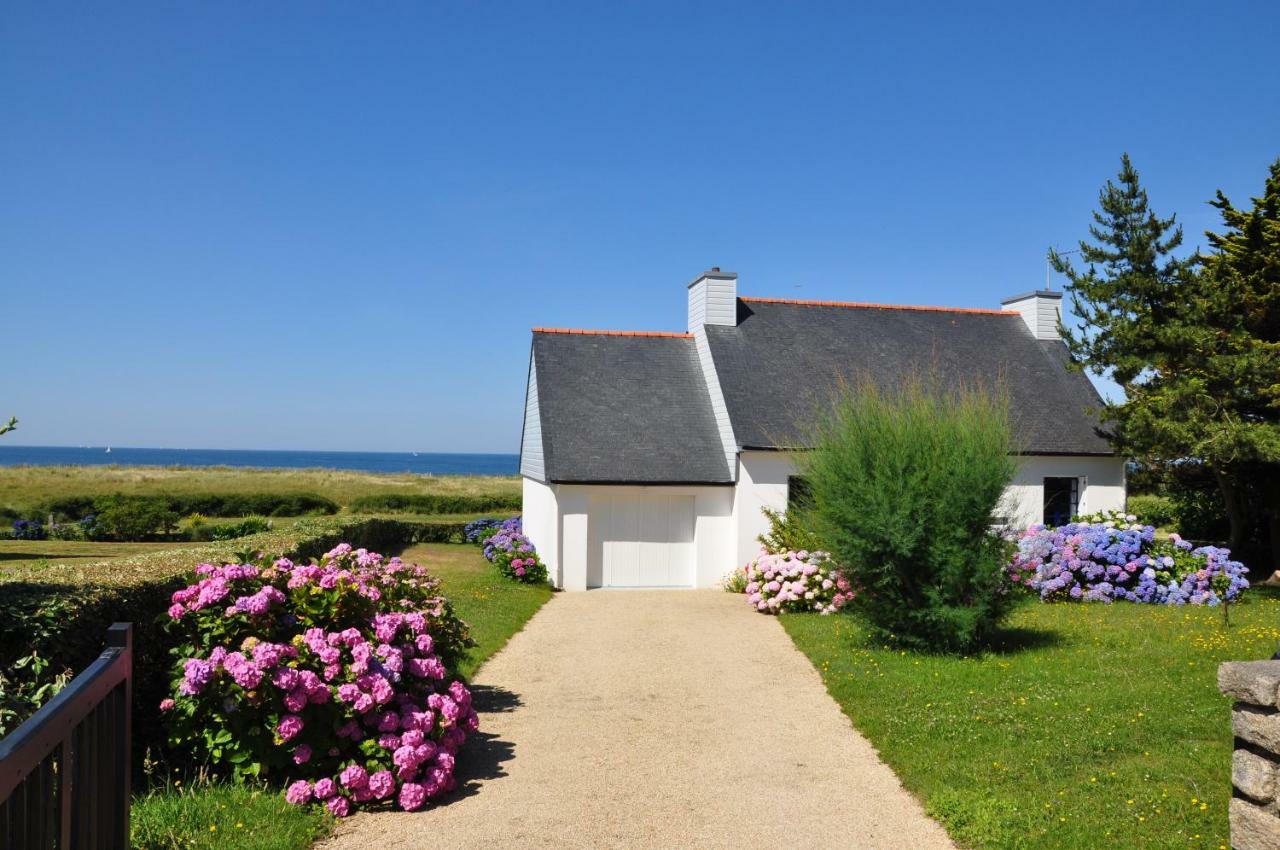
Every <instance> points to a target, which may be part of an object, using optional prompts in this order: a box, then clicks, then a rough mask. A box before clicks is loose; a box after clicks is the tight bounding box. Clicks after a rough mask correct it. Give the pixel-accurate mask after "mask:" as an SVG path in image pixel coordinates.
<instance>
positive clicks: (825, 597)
mask: <svg viewBox="0 0 1280 850" xmlns="http://www.w3.org/2000/svg"><path fill="white" fill-rule="evenodd" d="M746 572H747V587H746V594H747V601H748V602H749V603H751V605H752V606H753V607H755V609H756V610H757V611H762V612H764V613H766V614H779V613H782V612H783V611H817V612H819V613H821V614H834V613H835V612H836V611H839V610H840V609H841V608H843V607H844V606H845V604H846V603H847V602H849V600H851V599H853V587H852V585H850V584H849V580H848V579H847V578H845V576H844V573H842V572H841V571H840V570H839V568H838V567H836V565H835V564H833V563H832V562H831V556H830V555H828V554H827V553H826V552H808V551H800V552H779V553H776V554H773V553H769V552H761V553H760V557H758V558H756V559H755V560H754V561H752V562H751V563H750V564H747V567H746Z"/></svg>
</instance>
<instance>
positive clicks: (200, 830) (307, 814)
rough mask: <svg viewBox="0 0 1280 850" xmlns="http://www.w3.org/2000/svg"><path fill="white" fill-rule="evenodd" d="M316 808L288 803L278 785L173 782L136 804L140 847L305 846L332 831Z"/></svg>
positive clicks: (135, 837)
mask: <svg viewBox="0 0 1280 850" xmlns="http://www.w3.org/2000/svg"><path fill="white" fill-rule="evenodd" d="M331 822H332V818H330V817H329V815H328V814H327V813H326V812H325V811H324V810H323V809H321V808H319V807H316V806H307V807H299V806H293V805H290V804H289V803H286V802H285V799H284V796H283V795H282V794H281V793H280V792H279V791H277V790H274V789H262V788H253V787H249V786H241V785H221V784H218V785H205V786H202V787H199V788H195V789H183V788H181V786H177V787H175V786H173V785H170V786H168V787H165V788H163V789H156V790H154V791H151V792H150V793H147V794H144V795H142V796H139V797H137V798H136V799H135V800H134V802H133V815H132V823H131V828H132V842H131V843H132V844H133V847H134V848H136V850H302V848H306V847H310V846H311V843H312V842H313V841H314V840H315V839H317V838H320V837H322V836H324V835H327V834H328V832H329V826H330V824H331Z"/></svg>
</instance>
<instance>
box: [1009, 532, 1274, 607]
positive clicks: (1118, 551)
mask: <svg viewBox="0 0 1280 850" xmlns="http://www.w3.org/2000/svg"><path fill="white" fill-rule="evenodd" d="M1119 519H1120V520H1121V521H1119V522H1118V521H1117V520H1116V519H1113V518H1110V517H1108V518H1106V519H1105V520H1104V521H1102V522H1072V523H1069V524H1067V525H1064V526H1060V527H1058V528H1046V527H1045V526H1043V525H1033V526H1032V527H1031V528H1029V529H1027V531H1026V533H1024V534H1023V535H1022V537H1021V539H1019V541H1018V549H1017V552H1016V553H1015V554H1014V557H1013V561H1012V563H1010V565H1009V576H1010V578H1011V579H1012V580H1013V581H1014V582H1016V583H1018V584H1019V585H1022V586H1024V587H1027V588H1030V589H1031V590H1033V591H1035V592H1036V593H1038V594H1039V595H1040V598H1041V599H1044V600H1054V599H1080V600H1084V601H1091V602H1092V601H1100V602H1111V601H1113V600H1126V601H1129V602H1143V603H1149V604H1155V605H1218V604H1221V603H1222V601H1223V600H1226V601H1228V602H1231V601H1234V600H1235V599H1236V597H1238V596H1239V595H1240V593H1241V592H1243V591H1244V590H1245V589H1246V588H1247V587H1248V586H1249V582H1248V580H1247V579H1246V578H1245V574H1246V573H1247V572H1248V569H1247V568H1246V567H1245V566H1244V565H1243V564H1241V563H1240V562H1239V561H1233V560H1231V552H1230V551H1229V550H1227V549H1220V548H1218V547H1215V546H1201V547H1199V548H1195V547H1193V546H1192V544H1191V543H1189V542H1188V541H1186V540H1183V539H1182V538H1181V537H1179V536H1178V535H1176V534H1171V535H1169V538H1168V539H1167V540H1156V539H1155V528H1153V527H1152V526H1149V525H1140V524H1138V523H1136V522H1129V523H1128V524H1125V521H1127V520H1131V519H1132V517H1120V518H1119Z"/></svg>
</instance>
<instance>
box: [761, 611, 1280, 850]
mask: <svg viewBox="0 0 1280 850" xmlns="http://www.w3.org/2000/svg"><path fill="white" fill-rule="evenodd" d="M782 624H783V626H784V627H785V628H786V630H787V632H788V633H789V634H790V635H791V637H792V639H793V640H794V641H795V643H796V645H797V646H798V647H799V648H800V649H801V651H803V652H804V653H805V654H806V655H807V656H808V657H809V658H810V660H811V661H812V662H813V664H814V666H815V667H816V668H817V670H818V671H819V673H820V674H821V676H822V678H823V680H824V682H825V683H826V685H827V689H828V690H829V691H830V693H831V695H832V696H833V697H834V698H835V699H836V701H837V702H838V703H839V704H840V705H841V707H842V708H843V709H844V711H845V713H846V714H848V715H849V717H850V718H851V719H852V721H853V723H854V725H855V726H856V727H857V728H858V729H859V730H861V731H862V732H863V733H864V734H865V735H866V736H867V737H868V738H869V739H870V740H871V742H872V743H873V744H874V745H875V746H876V747H877V749H879V751H880V754H881V756H882V757H883V758H884V760H885V761H886V762H887V763H888V764H889V765H890V766H891V767H893V769H894V770H895V771H897V773H898V775H899V777H901V779H902V781H903V784H904V785H906V787H907V788H908V789H910V790H911V791H912V792H914V793H915V794H917V795H918V796H919V797H920V798H921V799H922V800H923V801H924V803H925V806H926V808H927V809H928V811H929V812H930V813H931V814H933V815H934V816H935V817H937V818H939V819H940V820H941V821H942V822H943V823H945V824H946V826H947V828H948V830H949V831H950V832H951V834H952V835H953V836H954V837H955V838H956V839H957V840H958V841H959V842H961V843H962V844H964V845H966V846H970V847H984V848H986V847H1018V848H1022V847H1028V848H1032V847H1037V848H1038V847H1044V848H1095V847H1120V848H1131V847H1133V848H1137V847H1143V848H1146V847H1193V848H1195V847H1204V848H1219V847H1225V846H1226V845H1227V843H1228V842H1227V834H1228V827H1227V802H1228V800H1229V799H1230V797H1231V750H1232V738H1231V728H1230V701H1229V700H1228V699H1227V698H1225V697H1223V696H1222V695H1221V694H1219V693H1218V689H1217V687H1216V684H1215V681H1216V678H1215V677H1216V672H1217V666H1218V663H1219V662H1221V661H1226V660H1234V659H1256V658H1268V657H1270V656H1271V654H1272V653H1273V652H1275V650H1276V648H1277V643H1278V642H1280V597H1277V595H1276V593H1275V592H1274V591H1272V590H1270V589H1254V590H1251V591H1249V598H1248V601H1247V602H1245V603H1242V604H1241V605H1239V606H1234V607H1233V608H1232V610H1231V627H1230V628H1229V629H1227V628H1224V626H1223V624H1222V615H1221V613H1220V611H1219V610H1218V609H1210V608H1193V607H1184V608H1163V607H1157V606H1146V605H1133V604H1126V603H1116V604H1114V605H1103V604H1056V605H1045V604H1041V603H1039V602H1037V601H1033V600H1027V602H1026V603H1025V604H1022V605H1020V606H1019V607H1018V608H1017V609H1016V610H1015V612H1014V614H1013V616H1012V617H1011V618H1010V622H1009V626H1010V628H1009V630H1008V632H1007V633H1006V635H1005V637H1004V639H1003V641H1002V646H1001V647H1000V648H999V649H998V650H997V651H993V652H989V653H986V654H983V655H981V656H977V657H971V658H954V657H942V656H928V655H919V654H913V653H905V652H901V651H897V650H892V649H885V648H882V647H875V646H872V645H870V644H868V643H867V641H866V639H865V637H864V634H863V632H862V630H861V629H860V627H859V625H858V622H857V620H856V619H855V618H854V617H851V616H834V617H820V616H817V615H807V614H797V615H785V616H783V617H782ZM850 790H851V792H855V789H850Z"/></svg>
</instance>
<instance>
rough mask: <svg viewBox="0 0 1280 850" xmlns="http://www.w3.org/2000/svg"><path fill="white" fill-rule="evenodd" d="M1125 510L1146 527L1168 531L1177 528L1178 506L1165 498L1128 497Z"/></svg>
mask: <svg viewBox="0 0 1280 850" xmlns="http://www.w3.org/2000/svg"><path fill="white" fill-rule="evenodd" d="M1125 510H1127V511H1128V512H1129V513H1131V514H1134V515H1136V516H1137V517H1138V520H1139V521H1140V522H1142V523H1145V524H1146V525H1154V526H1156V527H1157V528H1164V529H1170V530H1172V529H1175V528H1177V522H1178V506H1177V505H1175V504H1174V503H1173V500H1172V499H1170V498H1168V497H1166V496H1130V497H1129V502H1128V505H1127V506H1126V507H1125Z"/></svg>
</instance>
